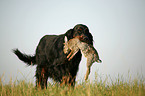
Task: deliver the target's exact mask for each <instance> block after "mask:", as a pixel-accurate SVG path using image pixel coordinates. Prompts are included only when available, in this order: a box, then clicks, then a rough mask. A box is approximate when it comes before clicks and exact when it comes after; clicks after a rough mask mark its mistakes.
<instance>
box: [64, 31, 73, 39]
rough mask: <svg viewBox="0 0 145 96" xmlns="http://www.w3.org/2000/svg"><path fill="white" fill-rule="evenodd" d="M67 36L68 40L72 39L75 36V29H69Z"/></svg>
mask: <svg viewBox="0 0 145 96" xmlns="http://www.w3.org/2000/svg"><path fill="white" fill-rule="evenodd" d="M65 36H67V38H68V40H70V39H72V38H73V29H70V30H68V31H67V32H66V33H65Z"/></svg>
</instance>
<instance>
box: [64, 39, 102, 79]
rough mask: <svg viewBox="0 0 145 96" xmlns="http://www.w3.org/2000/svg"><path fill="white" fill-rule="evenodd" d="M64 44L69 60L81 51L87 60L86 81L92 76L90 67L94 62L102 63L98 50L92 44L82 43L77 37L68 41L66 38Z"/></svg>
mask: <svg viewBox="0 0 145 96" xmlns="http://www.w3.org/2000/svg"><path fill="white" fill-rule="evenodd" d="M64 40H65V43H64V53H65V54H68V53H69V52H70V51H71V52H70V53H69V54H68V56H67V58H68V60H69V61H70V60H71V59H72V58H73V57H74V56H75V55H76V53H77V52H78V51H79V50H81V52H82V54H83V55H84V56H85V57H86V58H87V72H86V75H85V80H87V79H88V76H89V74H90V67H91V66H92V64H93V63H94V62H97V63H101V62H102V61H101V60H100V59H99V55H98V52H97V50H96V49H95V48H94V47H93V45H91V44H87V43H85V42H82V41H80V37H79V36H78V37H75V38H73V39H70V40H69V41H68V40H67V37H65V39H64Z"/></svg>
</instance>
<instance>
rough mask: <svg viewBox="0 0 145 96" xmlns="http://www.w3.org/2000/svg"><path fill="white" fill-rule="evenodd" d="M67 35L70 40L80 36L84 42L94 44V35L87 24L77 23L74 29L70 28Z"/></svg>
mask: <svg viewBox="0 0 145 96" xmlns="http://www.w3.org/2000/svg"><path fill="white" fill-rule="evenodd" d="M65 35H66V36H67V38H68V40H70V39H72V38H75V37H79V39H80V40H81V41H82V42H86V43H88V44H91V45H93V36H92V34H91V33H90V32H89V29H88V27H87V26H86V25H83V24H77V25H76V26H75V27H74V28H73V29H70V30H68V31H67V32H66V34H65Z"/></svg>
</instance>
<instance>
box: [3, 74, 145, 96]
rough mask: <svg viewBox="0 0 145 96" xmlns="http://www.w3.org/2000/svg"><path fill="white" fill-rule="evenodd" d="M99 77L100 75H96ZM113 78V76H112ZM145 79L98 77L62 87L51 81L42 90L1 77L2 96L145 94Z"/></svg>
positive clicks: (127, 95)
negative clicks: (6, 80) (4, 79)
mask: <svg viewBox="0 0 145 96" xmlns="http://www.w3.org/2000/svg"><path fill="white" fill-rule="evenodd" d="M96 78H98V77H96ZM110 79H111V78H110ZM144 80H145V79H144V78H136V79H134V80H131V79H129V80H123V78H120V77H118V78H117V79H116V80H115V81H113V80H112V81H111V82H110V81H109V80H108V77H107V76H106V79H105V80H104V81H103V80H101V79H96V80H94V81H93V82H90V81H87V82H82V83H79V84H76V86H75V87H74V89H73V88H69V87H67V86H63V87H60V86H59V84H58V83H53V84H52V83H49V82H48V88H47V89H44V90H40V89H37V88H35V85H34V84H32V83H30V82H26V81H17V80H16V81H17V83H16V81H15V82H12V81H10V82H9V84H5V85H4V84H3V83H2V81H3V78H2V77H1V78H0V95H1V96H145V81H144Z"/></svg>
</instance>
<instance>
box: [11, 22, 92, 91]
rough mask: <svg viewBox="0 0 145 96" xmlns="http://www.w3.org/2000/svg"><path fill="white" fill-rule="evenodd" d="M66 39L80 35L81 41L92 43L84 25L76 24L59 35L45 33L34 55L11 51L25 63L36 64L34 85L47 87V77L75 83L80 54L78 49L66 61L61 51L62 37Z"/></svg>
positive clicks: (61, 81)
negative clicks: (71, 57)
mask: <svg viewBox="0 0 145 96" xmlns="http://www.w3.org/2000/svg"><path fill="white" fill-rule="evenodd" d="M65 36H66V37H67V38H68V40H70V39H72V38H75V37H80V39H81V41H82V42H86V43H88V44H91V45H93V36H92V35H91V33H90V32H89V29H88V27H87V26H86V25H83V24H78V25H76V26H75V27H74V28H73V29H69V30H68V31H67V32H66V33H65V34H61V35H45V36H44V37H42V39H41V40H40V42H39V44H38V46H37V49H36V53H35V55H34V56H30V55H26V54H23V53H21V52H20V51H19V50H18V49H15V50H13V52H14V53H15V54H16V55H17V56H18V58H19V59H20V60H22V61H23V62H25V63H26V64H27V65H37V67H36V75H35V76H36V86H41V88H46V87H47V80H48V77H50V78H52V79H54V80H55V81H57V82H60V83H61V84H67V85H68V84H69V85H70V86H74V85H75V79H76V75H77V72H78V68H79V63H80V61H81V57H82V54H81V52H80V51H78V52H77V53H76V54H75V56H74V57H73V59H71V60H70V61H68V59H67V55H66V54H64V52H63V47H64V37H65Z"/></svg>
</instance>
